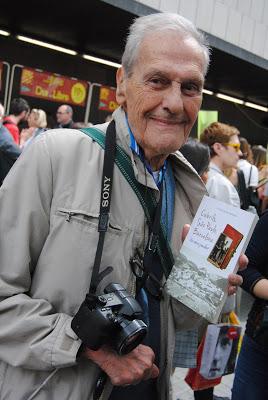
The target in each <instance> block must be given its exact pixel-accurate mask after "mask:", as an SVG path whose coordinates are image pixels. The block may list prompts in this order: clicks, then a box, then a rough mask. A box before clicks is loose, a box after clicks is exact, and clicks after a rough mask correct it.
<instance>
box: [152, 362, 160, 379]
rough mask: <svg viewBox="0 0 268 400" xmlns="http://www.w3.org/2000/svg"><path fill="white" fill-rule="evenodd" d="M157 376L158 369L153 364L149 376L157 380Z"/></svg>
mask: <svg viewBox="0 0 268 400" xmlns="http://www.w3.org/2000/svg"><path fill="white" fill-rule="evenodd" d="M158 375H159V369H158V368H157V366H156V365H155V364H153V368H152V374H151V378H152V379H154V378H157V377H158Z"/></svg>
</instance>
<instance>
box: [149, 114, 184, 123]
mask: <svg viewBox="0 0 268 400" xmlns="http://www.w3.org/2000/svg"><path fill="white" fill-rule="evenodd" d="M149 118H150V119H152V120H153V121H156V122H158V123H160V124H163V125H183V124H186V123H187V122H188V121H187V120H186V119H185V118H181V119H174V118H161V117H156V116H152V115H151V116H149Z"/></svg>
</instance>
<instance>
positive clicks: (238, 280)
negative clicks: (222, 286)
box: [228, 274, 243, 286]
mask: <svg viewBox="0 0 268 400" xmlns="http://www.w3.org/2000/svg"><path fill="white" fill-rule="evenodd" d="M228 282H229V285H230V286H241V285H242V283H243V278H242V276H240V275H237V274H230V275H229V276H228Z"/></svg>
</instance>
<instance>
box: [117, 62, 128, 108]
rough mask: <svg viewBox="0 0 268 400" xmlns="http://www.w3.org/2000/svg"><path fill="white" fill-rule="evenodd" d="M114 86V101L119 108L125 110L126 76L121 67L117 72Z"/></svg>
mask: <svg viewBox="0 0 268 400" xmlns="http://www.w3.org/2000/svg"><path fill="white" fill-rule="evenodd" d="M116 84H117V85H116V101H117V103H118V104H119V105H120V106H122V107H123V108H124V109H126V107H127V103H126V74H125V71H124V68H123V67H121V68H119V69H118V70H117V73H116Z"/></svg>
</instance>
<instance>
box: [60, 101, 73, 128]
mask: <svg viewBox="0 0 268 400" xmlns="http://www.w3.org/2000/svg"><path fill="white" fill-rule="evenodd" d="M56 118H57V126H56V128H72V127H73V109H72V107H71V106H69V105H68V104H62V105H61V106H60V107H59V108H58V109H57V112H56Z"/></svg>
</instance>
